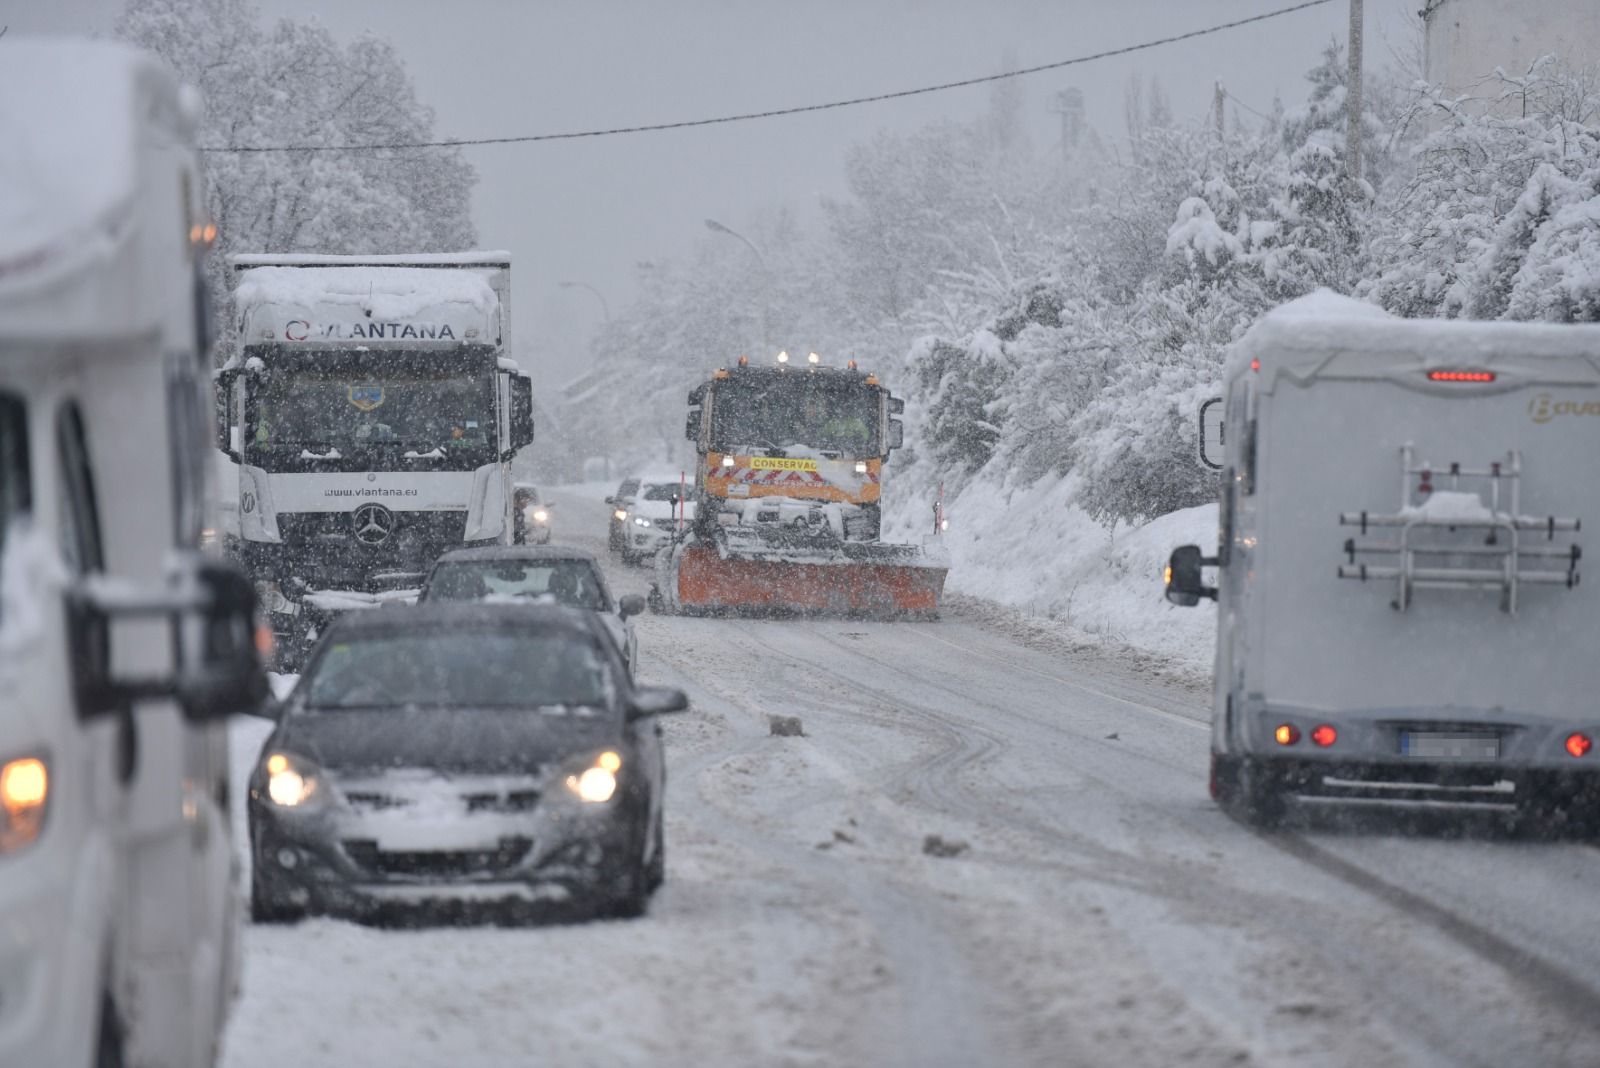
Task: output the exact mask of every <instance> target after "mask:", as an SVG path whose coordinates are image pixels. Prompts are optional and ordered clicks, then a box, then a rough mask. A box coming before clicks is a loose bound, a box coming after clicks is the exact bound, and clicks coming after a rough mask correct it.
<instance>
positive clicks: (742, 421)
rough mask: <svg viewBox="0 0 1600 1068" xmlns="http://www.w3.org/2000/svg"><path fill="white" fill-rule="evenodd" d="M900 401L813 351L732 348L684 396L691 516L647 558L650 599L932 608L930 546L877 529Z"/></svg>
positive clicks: (787, 609) (680, 605) (941, 573)
mask: <svg viewBox="0 0 1600 1068" xmlns="http://www.w3.org/2000/svg"><path fill="white" fill-rule="evenodd" d="M904 410H905V402H904V401H901V400H898V399H896V398H895V397H892V396H890V394H889V391H888V389H886V388H885V387H884V386H883V385H882V384H881V383H880V382H879V381H878V379H877V378H876V377H875V376H873V375H870V374H866V373H864V372H862V371H859V370H857V368H856V365H855V361H854V360H852V361H850V362H849V364H847V365H846V366H845V367H842V368H840V367H825V366H823V365H822V363H821V361H820V359H819V358H818V357H817V356H816V355H815V354H812V355H811V356H810V357H809V358H808V360H807V362H806V363H803V364H801V363H799V362H798V361H796V362H795V363H791V362H790V361H789V359H788V357H787V355H786V354H783V353H780V354H779V357H778V362H777V363H776V364H774V365H771V366H767V367H754V366H751V365H750V363H749V361H748V359H746V358H745V357H740V359H739V362H738V363H737V364H736V365H735V366H733V367H730V368H724V369H721V370H718V371H716V372H714V373H713V374H712V376H711V378H710V380H709V381H706V382H703V383H701V384H700V385H698V386H696V387H695V388H694V390H693V391H691V392H690V394H689V417H688V422H687V425H686V426H685V434H686V436H687V437H688V438H689V439H690V440H691V441H693V442H694V443H695V452H696V454H697V457H698V459H697V462H696V465H695V479H694V491H693V492H694V494H695V498H694V499H695V509H694V518H693V520H692V522H691V523H689V524H687V525H686V529H685V531H684V533H683V535H682V536H680V537H678V538H676V539H675V540H674V542H673V543H672V545H671V546H670V548H669V549H668V550H666V551H663V552H662V553H660V554H659V556H658V557H657V567H658V582H657V594H658V604H660V605H661V606H662V607H663V608H665V609H666V610H669V611H676V612H681V613H689V614H695V613H708V612H744V613H757V614H762V613H771V614H807V615H845V616H868V617H879V618H896V617H906V616H912V617H922V618H933V617H935V616H936V615H937V614H938V611H939V599H940V595H941V593H942V592H943V589H944V577H945V572H946V571H947V570H948V568H947V565H946V564H945V563H944V560H943V554H942V552H940V551H939V550H938V549H936V548H933V549H930V548H928V547H925V546H922V545H887V544H884V543H883V542H882V541H881V540H880V530H881V526H882V522H881V511H880V497H881V492H882V487H883V466H884V464H885V463H887V462H888V460H889V455H890V453H892V452H893V451H894V450H895V449H896V448H899V447H900V444H901V440H902V437H903V433H904V431H903V428H902V425H901V423H900V421H899V420H898V419H894V418H892V416H894V415H896V414H899V413H900V412H902V411H904Z"/></svg>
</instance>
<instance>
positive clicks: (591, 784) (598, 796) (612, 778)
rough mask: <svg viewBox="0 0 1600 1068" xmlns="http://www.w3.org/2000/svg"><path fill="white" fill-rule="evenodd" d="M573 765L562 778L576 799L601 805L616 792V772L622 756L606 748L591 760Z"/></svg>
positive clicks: (619, 768)
mask: <svg viewBox="0 0 1600 1068" xmlns="http://www.w3.org/2000/svg"><path fill="white" fill-rule="evenodd" d="M580 765H587V766H586V767H584V766H573V767H572V768H571V770H569V771H568V773H567V775H566V777H565V778H564V779H563V780H562V782H563V783H565V784H566V787H567V789H568V790H570V791H572V793H573V794H574V795H576V796H577V798H578V800H580V801H583V802H585V803H587V804H591V805H603V804H605V803H606V802H607V801H610V800H611V799H612V798H613V797H614V796H616V793H617V772H618V771H620V770H621V769H622V758H621V757H620V756H618V755H617V754H616V753H614V752H612V751H611V750H609V749H607V750H606V751H605V752H603V753H600V754H597V755H596V756H595V757H594V759H593V760H592V761H589V760H584V761H581V762H580Z"/></svg>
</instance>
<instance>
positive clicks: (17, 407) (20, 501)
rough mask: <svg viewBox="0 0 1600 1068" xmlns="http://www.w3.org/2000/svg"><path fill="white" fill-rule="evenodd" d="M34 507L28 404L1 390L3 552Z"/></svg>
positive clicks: (0, 548) (0, 544) (0, 523)
mask: <svg viewBox="0 0 1600 1068" xmlns="http://www.w3.org/2000/svg"><path fill="white" fill-rule="evenodd" d="M32 510H33V476H32V474H31V472H30V470H29V467H28V406H27V405H26V404H25V403H24V402H23V400H22V398H21V397H18V396H16V395H15V394H12V393H5V392H0V555H3V554H4V552H5V545H6V532H7V531H9V530H10V529H11V525H12V524H13V523H14V522H16V520H17V517H18V516H22V515H26V514H27V513H29V512H31V511H32ZM0 574H3V571H0Z"/></svg>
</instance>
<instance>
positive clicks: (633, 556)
mask: <svg viewBox="0 0 1600 1068" xmlns="http://www.w3.org/2000/svg"><path fill="white" fill-rule="evenodd" d="M693 492H694V487H693V486H688V487H685V485H684V483H683V480H682V479H681V478H680V477H679V476H676V475H673V476H670V477H665V478H659V479H651V478H646V479H641V480H640V482H639V492H638V494H637V496H635V497H634V498H633V500H632V501H631V502H630V503H629V505H628V509H627V511H628V518H627V520H626V521H624V523H623V527H624V528H625V530H626V533H625V534H624V535H623V543H622V562H623V563H625V564H637V563H639V562H640V561H641V560H643V559H644V558H645V557H647V556H654V555H655V554H656V551H657V550H659V549H660V548H661V547H662V546H663V545H666V544H668V543H669V542H670V541H672V538H673V536H674V535H676V534H678V533H680V532H681V531H682V530H685V529H687V528H688V526H689V525H690V523H692V522H693V520H694V516H695V504H694V497H693V496H692V494H693ZM686 493H688V494H690V496H688V497H687V499H686V498H685V494H686Z"/></svg>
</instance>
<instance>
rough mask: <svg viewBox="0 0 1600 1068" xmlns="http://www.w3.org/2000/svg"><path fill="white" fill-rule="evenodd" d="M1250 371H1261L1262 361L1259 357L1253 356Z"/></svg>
mask: <svg viewBox="0 0 1600 1068" xmlns="http://www.w3.org/2000/svg"><path fill="white" fill-rule="evenodd" d="M1250 370H1252V371H1259V370H1261V360H1260V358H1259V357H1254V356H1252V357H1251V358H1250Z"/></svg>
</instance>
